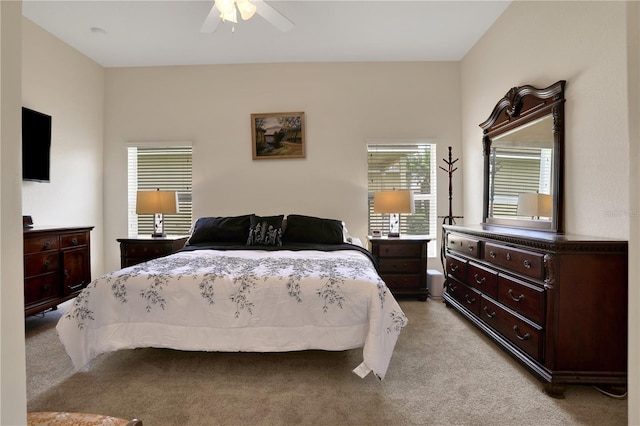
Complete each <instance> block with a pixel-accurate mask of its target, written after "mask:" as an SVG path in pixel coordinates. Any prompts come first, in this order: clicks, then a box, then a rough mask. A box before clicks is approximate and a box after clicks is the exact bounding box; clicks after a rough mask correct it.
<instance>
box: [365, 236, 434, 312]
mask: <svg viewBox="0 0 640 426" xmlns="http://www.w3.org/2000/svg"><path fill="white" fill-rule="evenodd" d="M428 243H429V238H427V237H425V236H415V235H406V236H401V237H398V238H392V237H369V244H370V249H371V253H372V254H373V256H374V257H375V258H376V260H377V261H378V271H379V273H380V277H382V279H383V280H384V282H385V283H386V284H387V287H389V289H390V290H391V293H393V295H394V296H415V297H417V298H418V299H419V300H422V301H425V300H427V295H428V292H427V244H428Z"/></svg>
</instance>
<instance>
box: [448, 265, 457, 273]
mask: <svg viewBox="0 0 640 426" xmlns="http://www.w3.org/2000/svg"><path fill="white" fill-rule="evenodd" d="M449 270H450V271H451V272H456V271H457V270H458V265H451V266H449Z"/></svg>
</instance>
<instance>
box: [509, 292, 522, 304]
mask: <svg viewBox="0 0 640 426" xmlns="http://www.w3.org/2000/svg"><path fill="white" fill-rule="evenodd" d="M507 293H509V296H510V297H511V299H512V300H513V301H514V302H522V301H523V300H524V294H521V295H520V296H518V297H515V296H514V295H513V290H512V289H509V291H507Z"/></svg>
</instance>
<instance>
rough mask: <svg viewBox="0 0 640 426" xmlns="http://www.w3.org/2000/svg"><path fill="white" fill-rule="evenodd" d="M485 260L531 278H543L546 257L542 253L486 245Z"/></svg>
mask: <svg viewBox="0 0 640 426" xmlns="http://www.w3.org/2000/svg"><path fill="white" fill-rule="evenodd" d="M484 260H486V261H488V262H491V263H493V264H495V265H498V266H502V267H504V268H507V269H509V270H511V271H514V272H517V273H519V274H522V275H526V276H528V277H531V278H535V279H542V278H543V272H544V255H543V254H541V253H535V252H531V251H526V250H520V249H516V248H513V247H508V246H503V245H500V244H493V243H486V244H485V247H484Z"/></svg>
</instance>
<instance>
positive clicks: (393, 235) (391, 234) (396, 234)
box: [387, 232, 400, 238]
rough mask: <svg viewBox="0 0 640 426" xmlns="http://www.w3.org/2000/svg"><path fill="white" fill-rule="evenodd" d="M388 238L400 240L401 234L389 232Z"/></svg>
mask: <svg viewBox="0 0 640 426" xmlns="http://www.w3.org/2000/svg"><path fill="white" fill-rule="evenodd" d="M387 237H389V238H400V233H399V232H389V233H388V234H387Z"/></svg>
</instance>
